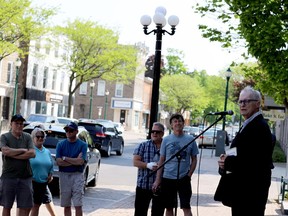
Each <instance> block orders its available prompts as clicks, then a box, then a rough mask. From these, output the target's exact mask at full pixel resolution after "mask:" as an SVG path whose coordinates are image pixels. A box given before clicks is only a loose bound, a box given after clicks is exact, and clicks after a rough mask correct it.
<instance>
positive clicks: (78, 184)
mask: <svg viewBox="0 0 288 216" xmlns="http://www.w3.org/2000/svg"><path fill="white" fill-rule="evenodd" d="M64 130H65V132H66V137H67V139H65V140H62V141H60V142H59V143H58V144H57V146H56V162H57V164H58V166H59V186H60V203H61V207H64V215H65V216H70V215H71V214H72V210H71V205H72V204H71V201H72V202H73V205H74V208H75V213H76V216H81V215H83V210H82V206H83V195H84V187H85V183H84V175H83V171H84V166H85V161H86V156H87V149H88V145H87V143H85V142H83V141H82V140H80V139H78V138H77V133H78V125H77V123H75V122H70V123H69V124H67V125H66V126H65V127H64Z"/></svg>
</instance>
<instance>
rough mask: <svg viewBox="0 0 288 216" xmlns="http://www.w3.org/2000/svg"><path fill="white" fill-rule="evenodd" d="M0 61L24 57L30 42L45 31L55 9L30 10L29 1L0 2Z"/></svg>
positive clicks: (1, 0)
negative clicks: (11, 56)
mask: <svg viewBox="0 0 288 216" xmlns="http://www.w3.org/2000/svg"><path fill="white" fill-rule="evenodd" d="M0 5H1V6H0V29H1V30H0V61H1V60H2V59H3V58H5V57H7V56H9V55H11V54H12V53H19V54H20V56H21V55H25V54H27V52H28V49H29V42H30V40H33V39H36V38H38V37H39V36H40V35H42V34H43V32H44V31H45V30H46V29H47V24H48V20H49V18H50V17H51V16H52V15H54V14H55V13H56V9H55V8H50V9H44V8H32V7H31V1H29V0H9V1H7V0H0Z"/></svg>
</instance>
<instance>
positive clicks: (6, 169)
mask: <svg viewBox="0 0 288 216" xmlns="http://www.w3.org/2000/svg"><path fill="white" fill-rule="evenodd" d="M3 146H8V147H10V148H14V149H18V148H25V149H33V148H34V145H33V142H32V138H31V135H30V134H28V133H26V132H22V134H21V136H20V138H19V139H17V138H16V137H14V136H13V135H12V133H11V132H7V133H5V134H2V135H1V137H0V148H2V147H3ZM2 161H3V167H2V175H1V178H29V177H31V176H32V169H31V166H30V162H29V159H25V160H22V159H15V158H11V157H7V156H4V155H3V154H2Z"/></svg>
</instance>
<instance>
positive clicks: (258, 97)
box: [240, 86, 262, 102]
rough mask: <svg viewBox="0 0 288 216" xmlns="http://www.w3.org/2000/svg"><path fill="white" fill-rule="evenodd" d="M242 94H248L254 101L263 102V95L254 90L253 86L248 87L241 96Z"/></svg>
mask: <svg viewBox="0 0 288 216" xmlns="http://www.w3.org/2000/svg"><path fill="white" fill-rule="evenodd" d="M242 92H246V93H248V94H249V95H250V96H251V97H252V99H254V100H258V101H260V102H261V100H262V97H261V93H260V92H259V91H257V90H255V89H253V88H252V87H251V86H246V87H245V88H244V89H242V91H241V92H240V94H241V93H242Z"/></svg>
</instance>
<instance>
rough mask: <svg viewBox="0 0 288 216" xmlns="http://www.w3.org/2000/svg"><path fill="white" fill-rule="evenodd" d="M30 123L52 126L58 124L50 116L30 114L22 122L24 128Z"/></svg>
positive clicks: (55, 119) (55, 118) (54, 118)
mask: <svg viewBox="0 0 288 216" xmlns="http://www.w3.org/2000/svg"><path fill="white" fill-rule="evenodd" d="M31 122H37V123H36V124H38V123H53V124H58V123H59V121H58V119H57V117H55V116H51V115H46V114H30V115H29V116H28V117H27V118H26V122H24V126H27V125H29V124H30V123H31Z"/></svg>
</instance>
